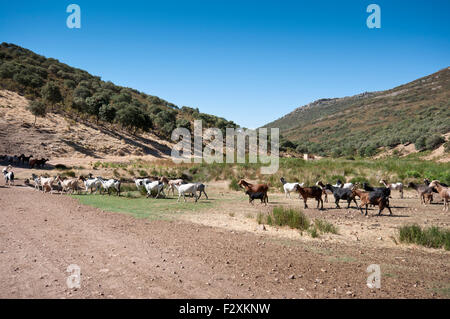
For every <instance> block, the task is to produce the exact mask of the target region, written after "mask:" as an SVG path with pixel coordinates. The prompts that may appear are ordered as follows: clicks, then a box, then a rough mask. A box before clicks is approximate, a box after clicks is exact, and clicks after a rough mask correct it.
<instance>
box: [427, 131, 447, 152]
mask: <svg viewBox="0 0 450 319" xmlns="http://www.w3.org/2000/svg"><path fill="white" fill-rule="evenodd" d="M444 142H445V139H444V137H442V136H441V135H438V134H435V135H432V136H430V137H428V138H427V139H426V140H425V148H426V149H427V150H434V149H436V148H437V147H439V146H440V145H441V144H442V143H444Z"/></svg>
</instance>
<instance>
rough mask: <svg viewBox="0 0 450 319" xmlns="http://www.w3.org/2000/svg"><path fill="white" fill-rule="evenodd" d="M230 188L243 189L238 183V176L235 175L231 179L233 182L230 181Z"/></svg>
mask: <svg viewBox="0 0 450 319" xmlns="http://www.w3.org/2000/svg"><path fill="white" fill-rule="evenodd" d="M228 188H229V189H231V190H234V191H240V190H241V187H240V186H239V184H238V180H237V179H236V178H234V177H233V178H232V179H231V182H230V185H228Z"/></svg>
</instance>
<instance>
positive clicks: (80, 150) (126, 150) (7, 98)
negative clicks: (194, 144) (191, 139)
mask: <svg viewBox="0 0 450 319" xmlns="http://www.w3.org/2000/svg"><path fill="white" fill-rule="evenodd" d="M28 103H29V101H28V100H27V99H26V98H25V97H23V96H20V95H19V94H17V93H14V92H11V91H7V90H0V140H1V143H0V154H7V155H20V154H22V153H23V154H25V155H26V156H28V155H33V156H34V158H41V157H44V158H51V159H54V158H73V157H75V158H90V159H95V158H102V159H112V160H115V159H117V158H120V157H124V156H127V158H128V159H129V158H130V157H133V156H140V157H143V158H147V159H154V158H165V157H167V156H169V155H170V150H171V143H169V142H167V141H165V140H163V139H161V138H159V137H158V136H156V135H154V134H151V133H143V134H138V135H132V134H131V133H129V132H127V131H126V130H121V129H119V128H118V127H117V126H110V125H105V124H101V123H100V124H95V123H92V122H91V121H88V120H83V119H82V118H81V117H79V118H74V119H70V118H68V117H65V116H63V115H60V114H55V113H48V114H47V115H46V117H45V118H37V121H36V125H35V126H34V116H33V115H32V114H31V112H29V111H28V110H27V109H26V107H27V106H28Z"/></svg>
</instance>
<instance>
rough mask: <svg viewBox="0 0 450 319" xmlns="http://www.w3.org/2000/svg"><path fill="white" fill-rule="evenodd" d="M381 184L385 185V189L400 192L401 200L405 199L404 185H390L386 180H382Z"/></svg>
mask: <svg viewBox="0 0 450 319" xmlns="http://www.w3.org/2000/svg"><path fill="white" fill-rule="evenodd" d="M380 184H383V185H384V187H386V188H389V189H392V190H397V191H399V193H400V198H403V183H393V184H388V183H386V181H385V180H384V179H382V180H381V181H380Z"/></svg>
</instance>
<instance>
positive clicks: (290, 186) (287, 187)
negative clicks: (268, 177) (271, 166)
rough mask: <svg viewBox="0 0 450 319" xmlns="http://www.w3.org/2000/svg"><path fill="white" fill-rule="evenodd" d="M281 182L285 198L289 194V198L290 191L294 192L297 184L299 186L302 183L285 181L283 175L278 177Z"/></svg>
mask: <svg viewBox="0 0 450 319" xmlns="http://www.w3.org/2000/svg"><path fill="white" fill-rule="evenodd" d="M280 181H281V183H283V189H284V197H285V198H287V197H288V195H289V198H291V192H294V193H295V192H296V189H297V185H298V186H300V187H303V185H304V183H301V184H300V183H286V180H285V179H284V177H282V178H280Z"/></svg>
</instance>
